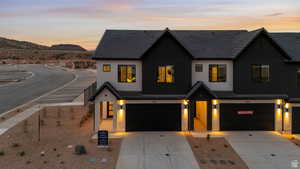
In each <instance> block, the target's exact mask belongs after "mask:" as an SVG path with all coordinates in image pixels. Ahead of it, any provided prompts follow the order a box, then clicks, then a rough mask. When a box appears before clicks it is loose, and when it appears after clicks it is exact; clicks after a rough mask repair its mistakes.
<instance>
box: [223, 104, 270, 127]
mask: <svg viewBox="0 0 300 169" xmlns="http://www.w3.org/2000/svg"><path fill="white" fill-rule="evenodd" d="M240 110H251V111H254V113H253V114H252V115H239V114H238V113H237V112H238V111H240ZM274 120H275V117H274V104H270V103H261V104H220V129H221V130H268V131H271V130H274Z"/></svg>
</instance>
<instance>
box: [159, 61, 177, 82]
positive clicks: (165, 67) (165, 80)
mask: <svg viewBox="0 0 300 169" xmlns="http://www.w3.org/2000/svg"><path fill="white" fill-rule="evenodd" d="M169 66H170V67H172V70H173V74H172V76H173V78H172V82H167V67H169ZM160 67H164V74H165V75H164V77H165V78H164V81H163V82H159V81H158V80H159V79H158V77H159V68H160ZM156 70H157V73H156V83H157V84H174V83H175V66H174V65H158V66H157V69H156Z"/></svg>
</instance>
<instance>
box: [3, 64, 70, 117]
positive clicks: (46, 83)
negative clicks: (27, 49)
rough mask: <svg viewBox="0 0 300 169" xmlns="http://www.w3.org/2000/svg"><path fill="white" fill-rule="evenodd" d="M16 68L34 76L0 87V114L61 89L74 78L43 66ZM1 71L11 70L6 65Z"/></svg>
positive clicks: (59, 70) (58, 70) (20, 66)
mask: <svg viewBox="0 0 300 169" xmlns="http://www.w3.org/2000/svg"><path fill="white" fill-rule="evenodd" d="M16 68H17V69H22V70H27V71H30V72H33V73H34V76H33V77H32V78H29V79H27V80H25V81H22V82H20V83H15V84H10V85H6V86H0V114H1V113H4V112H6V111H8V110H10V109H13V108H15V107H17V106H19V105H22V104H25V103H27V102H29V101H30V100H33V99H35V98H37V97H39V96H42V95H43V94H45V93H47V92H50V91H52V90H54V89H56V88H58V87H61V86H62V85H64V84H66V83H68V82H70V81H71V80H73V79H74V78H75V75H74V74H73V73H71V72H67V71H64V70H62V69H52V68H51V69H49V68H47V67H45V66H44V65H18V67H15V69H16ZM3 69H12V68H11V67H8V66H7V65H4V66H0V70H3Z"/></svg>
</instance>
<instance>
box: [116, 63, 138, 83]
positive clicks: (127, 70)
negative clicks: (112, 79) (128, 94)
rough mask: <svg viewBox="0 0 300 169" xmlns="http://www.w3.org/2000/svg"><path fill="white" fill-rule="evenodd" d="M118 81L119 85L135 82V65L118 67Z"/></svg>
mask: <svg viewBox="0 0 300 169" xmlns="http://www.w3.org/2000/svg"><path fill="white" fill-rule="evenodd" d="M118 81H119V82H121V83H133V82H135V81H136V68H135V65H119V66H118Z"/></svg>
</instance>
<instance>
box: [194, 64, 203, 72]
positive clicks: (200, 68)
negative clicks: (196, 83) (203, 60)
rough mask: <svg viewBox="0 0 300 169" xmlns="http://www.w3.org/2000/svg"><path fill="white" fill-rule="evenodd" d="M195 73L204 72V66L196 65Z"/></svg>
mask: <svg viewBox="0 0 300 169" xmlns="http://www.w3.org/2000/svg"><path fill="white" fill-rule="evenodd" d="M195 72H203V65H202V64H195Z"/></svg>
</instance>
